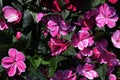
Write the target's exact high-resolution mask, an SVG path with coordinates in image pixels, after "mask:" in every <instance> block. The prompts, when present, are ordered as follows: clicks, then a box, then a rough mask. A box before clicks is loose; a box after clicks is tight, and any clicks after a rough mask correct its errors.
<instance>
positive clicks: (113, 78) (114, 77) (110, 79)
mask: <svg viewBox="0 0 120 80" xmlns="http://www.w3.org/2000/svg"><path fill="white" fill-rule="evenodd" d="M109 80H117V77H116V76H115V75H114V74H110V76H109Z"/></svg>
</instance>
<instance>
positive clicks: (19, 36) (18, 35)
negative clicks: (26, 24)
mask: <svg viewBox="0 0 120 80" xmlns="http://www.w3.org/2000/svg"><path fill="white" fill-rule="evenodd" d="M21 36H22V33H21V32H20V31H18V32H17V33H16V36H15V37H16V39H17V40H19V39H20V38H21Z"/></svg>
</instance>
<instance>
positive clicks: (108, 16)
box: [96, 3, 119, 28]
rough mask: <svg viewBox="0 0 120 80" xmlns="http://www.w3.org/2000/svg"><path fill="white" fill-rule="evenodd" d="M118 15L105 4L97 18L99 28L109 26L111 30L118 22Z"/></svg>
mask: <svg viewBox="0 0 120 80" xmlns="http://www.w3.org/2000/svg"><path fill="white" fill-rule="evenodd" d="M118 18H119V17H118V15H117V14H116V11H115V9H114V8H113V7H111V6H109V5H108V4H106V3H104V4H102V5H101V6H100V8H99V14H98V15H97V17H96V24H97V26H98V27H99V28H103V27H104V26H105V24H106V25H108V27H109V28H113V27H115V25H116V22H117V21H118Z"/></svg>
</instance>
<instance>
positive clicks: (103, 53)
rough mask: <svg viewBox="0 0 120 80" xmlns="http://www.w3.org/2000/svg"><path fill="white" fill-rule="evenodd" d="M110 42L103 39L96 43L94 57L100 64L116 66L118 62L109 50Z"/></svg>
mask: <svg viewBox="0 0 120 80" xmlns="http://www.w3.org/2000/svg"><path fill="white" fill-rule="evenodd" d="M107 46H108V41H107V40H106V39H102V40H100V41H97V42H96V43H95V47H94V48H93V52H94V57H95V58H97V59H98V60H99V62H100V63H107V64H108V65H114V64H115V63H111V64H109V63H110V62H115V61H114V60H116V55H115V54H114V53H112V52H110V51H108V50H107Z"/></svg>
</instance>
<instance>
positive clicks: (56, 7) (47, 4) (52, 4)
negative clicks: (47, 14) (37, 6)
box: [41, 0, 61, 12]
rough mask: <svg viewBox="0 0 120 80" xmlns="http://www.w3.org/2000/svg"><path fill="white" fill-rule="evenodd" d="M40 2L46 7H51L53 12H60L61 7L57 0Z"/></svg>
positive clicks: (42, 0)
mask: <svg viewBox="0 0 120 80" xmlns="http://www.w3.org/2000/svg"><path fill="white" fill-rule="evenodd" d="M41 4H42V5H43V6H45V7H47V8H48V9H51V10H52V11H53V12H60V11H61V7H60V5H59V3H58V0H41Z"/></svg>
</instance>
